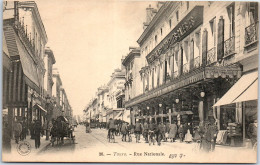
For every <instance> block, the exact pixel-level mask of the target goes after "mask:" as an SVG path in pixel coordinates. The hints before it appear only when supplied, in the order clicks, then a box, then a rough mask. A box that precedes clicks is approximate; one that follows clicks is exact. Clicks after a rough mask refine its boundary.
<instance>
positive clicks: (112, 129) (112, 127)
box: [107, 118, 116, 138]
mask: <svg viewBox="0 0 260 165" xmlns="http://www.w3.org/2000/svg"><path fill="white" fill-rule="evenodd" d="M107 128H108V134H107V137H108V138H110V133H111V132H112V134H114V133H115V132H116V125H115V121H114V120H113V119H112V118H110V119H109V121H108V123H107Z"/></svg>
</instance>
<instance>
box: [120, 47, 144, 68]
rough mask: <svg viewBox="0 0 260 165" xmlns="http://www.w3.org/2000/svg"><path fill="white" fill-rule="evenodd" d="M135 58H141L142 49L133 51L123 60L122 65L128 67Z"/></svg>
mask: <svg viewBox="0 0 260 165" xmlns="http://www.w3.org/2000/svg"><path fill="white" fill-rule="evenodd" d="M135 56H140V48H134V49H132V50H131V51H130V52H129V53H128V55H127V56H126V57H125V59H124V60H123V62H122V64H123V65H124V66H126V65H127V64H128V63H129V62H130V61H131V60H132V59H133V58H134V57H135Z"/></svg>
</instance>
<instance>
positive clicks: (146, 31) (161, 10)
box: [137, 1, 179, 45]
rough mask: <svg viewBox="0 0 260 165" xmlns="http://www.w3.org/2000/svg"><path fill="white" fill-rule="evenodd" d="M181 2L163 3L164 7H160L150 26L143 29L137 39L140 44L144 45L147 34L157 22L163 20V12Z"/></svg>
mask: <svg viewBox="0 0 260 165" xmlns="http://www.w3.org/2000/svg"><path fill="white" fill-rule="evenodd" d="M177 3H179V1H175V2H166V3H165V4H163V5H162V7H161V8H160V9H159V11H158V13H157V14H156V15H155V16H154V17H153V19H152V21H151V22H150V23H149V25H148V27H147V28H146V29H145V30H144V31H143V33H142V34H141V36H140V37H139V39H138V40H137V43H138V44H139V45H142V44H143V42H144V40H145V38H146V37H147V35H149V34H150V32H151V31H152V30H153V29H154V26H156V25H157V22H158V21H160V20H161V17H163V13H164V12H166V11H168V10H167V9H169V8H171V7H172V6H173V5H175V4H177Z"/></svg>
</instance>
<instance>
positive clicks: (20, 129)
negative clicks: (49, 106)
mask: <svg viewBox="0 0 260 165" xmlns="http://www.w3.org/2000/svg"><path fill="white" fill-rule="evenodd" d="M13 129H14V137H15V142H16V143H17V144H18V143H19V140H21V141H22V140H25V139H26V135H27V126H26V122H25V121H23V122H22V121H19V120H16V121H15V122H14V125H13ZM42 131H43V129H42V124H41V121H40V120H34V121H33V122H32V123H31V125H30V134H31V139H34V140H35V148H39V147H40V145H41V142H40V137H41V134H43V132H42Z"/></svg>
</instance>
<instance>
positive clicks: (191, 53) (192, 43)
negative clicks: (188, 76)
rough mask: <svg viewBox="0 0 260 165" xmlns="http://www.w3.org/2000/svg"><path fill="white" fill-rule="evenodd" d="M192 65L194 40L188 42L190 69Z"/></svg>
mask: <svg viewBox="0 0 260 165" xmlns="http://www.w3.org/2000/svg"><path fill="white" fill-rule="evenodd" d="M193 66H194V41H193V40H192V41H191V42H190V70H191V69H193Z"/></svg>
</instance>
